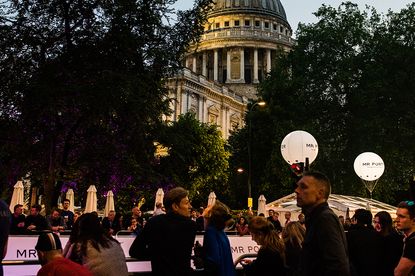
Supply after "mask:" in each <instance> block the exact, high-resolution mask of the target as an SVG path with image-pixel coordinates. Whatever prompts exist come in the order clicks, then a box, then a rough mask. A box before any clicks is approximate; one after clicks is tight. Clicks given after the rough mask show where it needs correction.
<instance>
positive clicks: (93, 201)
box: [85, 185, 97, 213]
mask: <svg viewBox="0 0 415 276" xmlns="http://www.w3.org/2000/svg"><path fill="white" fill-rule="evenodd" d="M87 192H88V194H87V196H86V205H85V213H91V212H96V211H97V189H96V188H95V185H91V186H89V188H88V190H87Z"/></svg>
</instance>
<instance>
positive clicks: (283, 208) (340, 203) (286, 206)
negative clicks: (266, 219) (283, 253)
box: [265, 193, 396, 221]
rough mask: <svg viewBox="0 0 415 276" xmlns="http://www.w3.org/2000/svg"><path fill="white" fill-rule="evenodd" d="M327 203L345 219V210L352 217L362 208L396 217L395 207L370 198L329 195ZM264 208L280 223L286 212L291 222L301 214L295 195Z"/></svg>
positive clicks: (373, 212)
mask: <svg viewBox="0 0 415 276" xmlns="http://www.w3.org/2000/svg"><path fill="white" fill-rule="evenodd" d="M328 203H329V206H330V208H331V209H333V211H334V212H335V213H336V214H337V215H339V216H340V215H342V216H344V217H346V212H347V209H349V215H350V217H352V216H353V214H354V211H355V210H357V209H360V208H363V209H369V210H370V211H371V212H372V214H373V215H375V214H376V213H377V212H380V211H386V212H388V213H389V214H391V216H392V218H395V217H396V207H394V206H392V205H389V204H386V203H383V202H380V201H377V200H374V199H370V198H363V197H358V196H346V195H336V194H331V195H330V197H329V200H328ZM265 208H266V210H267V211H268V210H270V209H273V210H274V211H277V212H279V213H280V216H279V219H280V220H281V221H283V220H284V213H285V212H287V211H290V212H291V213H292V216H291V217H292V220H297V217H298V214H300V213H301V208H300V207H298V206H297V200H296V196H295V193H292V194H290V195H287V196H285V197H282V198H280V199H277V200H275V201H273V202H270V203H268V204H267V205H266V207H265Z"/></svg>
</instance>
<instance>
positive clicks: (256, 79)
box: [253, 48, 259, 83]
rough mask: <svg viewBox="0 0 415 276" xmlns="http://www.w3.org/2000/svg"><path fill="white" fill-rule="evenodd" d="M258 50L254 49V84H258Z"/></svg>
mask: <svg viewBox="0 0 415 276" xmlns="http://www.w3.org/2000/svg"><path fill="white" fill-rule="evenodd" d="M258 82H259V80H258V49H257V48H255V49H254V80H253V83H258Z"/></svg>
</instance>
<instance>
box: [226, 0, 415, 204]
mask: <svg viewBox="0 0 415 276" xmlns="http://www.w3.org/2000/svg"><path fill="white" fill-rule="evenodd" d="M315 15H316V16H317V18H318V21H317V22H316V23H314V24H309V25H300V27H299V29H298V33H297V44H296V45H295V46H294V48H293V50H292V51H291V52H289V53H283V52H281V53H280V54H279V55H278V57H277V58H276V60H275V66H274V69H273V70H272V72H271V73H270V75H269V76H268V78H267V80H266V81H264V82H263V83H262V84H261V86H260V96H261V97H262V98H263V99H264V100H265V101H266V102H267V103H268V105H267V106H268V109H267V111H266V113H267V115H266V116H265V115H264V116H263V118H253V122H252V125H253V126H258V127H260V126H261V128H262V130H259V133H261V135H263V136H260V137H261V139H254V141H255V143H256V144H258V145H257V149H256V152H255V153H256V155H258V156H261V158H262V159H263V163H261V164H262V165H261V166H260V167H256V168H255V172H254V173H255V174H256V176H255V180H254V181H255V182H254V183H255V185H258V187H261V185H263V184H267V185H268V183H269V186H268V187H266V188H267V189H264V191H263V192H264V193H265V194H266V195H267V194H268V195H270V196H271V197H272V198H271V199H274V198H278V197H279V196H282V195H284V194H286V191H287V188H288V187H290V185H291V184H290V183H292V182H293V180H292V179H290V178H289V177H288V176H289V169H288V167H287V166H288V165H287V164H284V161H282V157H281V154H280V144H281V141H282V139H283V138H284V137H285V135H287V134H288V133H289V132H291V131H294V130H299V129H301V130H305V131H307V132H309V133H311V134H312V135H313V136H314V137H315V138H316V140H317V142H318V144H319V155H318V157H317V159H316V161H315V163H313V164H312V169H317V170H320V171H322V172H325V173H326V174H327V175H328V176H329V177H330V179H331V180H332V182H333V192H334V193H340V194H342V193H343V194H350V195H362V196H368V193H366V190H365V188H364V186H363V184H362V183H361V182H360V180H359V178H358V177H357V176H356V174H355V173H354V170H353V162H354V159H355V158H356V157H357V155H359V154H360V153H362V152H366V151H372V152H376V153H377V154H379V155H380V156H381V157H382V158H383V160H384V162H385V167H386V170H385V173H384V175H383V176H382V177H381V179H380V180H379V183H378V186H377V188H376V189H375V192H374V197H375V198H377V199H380V200H384V201H387V202H390V203H395V202H396V200H399V199H401V197H402V196H405V193H406V191H407V189H408V185H409V183H410V182H411V180H412V178H413V176H414V174H415V172H414V167H413V165H412V164H413V163H414V156H415V152H414V148H413V146H411V143H412V141H413V139H414V137H415V129H414V128H413V126H414V124H413V122H414V120H415V113H414V110H415V109H414V108H413V107H414V104H415V98H414V97H413V93H414V91H415V82H414V78H415V74H414V71H413V65H414V64H415V63H414V54H415V45H414V36H413V29H414V24H413V23H414V20H415V5H414V4H411V5H408V6H407V8H405V9H403V10H402V11H400V12H398V13H393V12H389V13H388V14H386V15H380V14H378V13H377V12H376V11H375V10H374V9H369V8H367V9H366V10H364V11H361V10H359V9H358V7H357V5H355V4H352V3H350V2H348V3H343V4H342V5H340V6H339V7H338V8H337V9H336V8H333V7H329V6H325V5H323V6H322V7H321V8H320V9H319V10H318V11H317V12H316V13H315ZM248 115H249V114H248ZM239 135H241V136H242V137H243V135H245V134H244V132H243V131H242V132H241V133H240V134H239ZM245 137H246V136H245ZM234 139H236V138H234ZM239 139H243V138H239ZM261 147H262V148H261ZM235 155H236V154H234V156H235ZM231 162H234V161H231ZM284 175H285V176H287V177H283V176H284ZM271 187H273V189H274V190H271ZM292 191H293V189H291V192H292ZM258 192H259V191H258ZM258 195H259V194H256V195H255V196H258ZM406 196H408V195H407V194H406Z"/></svg>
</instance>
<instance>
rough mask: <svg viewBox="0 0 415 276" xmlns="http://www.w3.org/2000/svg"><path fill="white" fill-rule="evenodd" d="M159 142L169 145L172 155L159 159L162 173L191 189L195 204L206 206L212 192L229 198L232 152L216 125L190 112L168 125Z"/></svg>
mask: <svg viewBox="0 0 415 276" xmlns="http://www.w3.org/2000/svg"><path fill="white" fill-rule="evenodd" d="M160 143H161V144H162V145H163V146H165V147H167V148H169V155H168V156H166V157H162V158H160V165H159V171H160V174H161V175H163V176H164V178H165V179H166V182H170V183H173V184H174V185H178V186H183V187H184V188H186V189H189V191H190V197H191V199H192V202H193V205H194V206H203V205H206V202H207V199H208V195H209V193H210V192H211V191H214V192H215V193H216V194H217V196H218V197H221V198H226V199H227V198H228V197H229V192H230V187H229V185H228V167H229V164H228V159H229V152H228V151H226V150H225V141H224V140H223V138H222V135H221V133H220V131H219V130H218V129H217V126H216V125H208V124H205V123H201V122H199V121H198V120H196V119H195V116H194V114H192V113H187V114H184V115H181V116H180V117H179V120H178V121H177V122H173V123H172V125H171V126H167V127H166V128H165V133H164V135H162V136H161V140H160ZM196 204H197V205H196Z"/></svg>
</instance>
